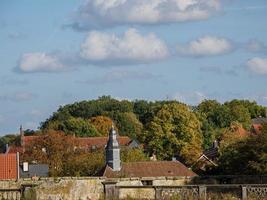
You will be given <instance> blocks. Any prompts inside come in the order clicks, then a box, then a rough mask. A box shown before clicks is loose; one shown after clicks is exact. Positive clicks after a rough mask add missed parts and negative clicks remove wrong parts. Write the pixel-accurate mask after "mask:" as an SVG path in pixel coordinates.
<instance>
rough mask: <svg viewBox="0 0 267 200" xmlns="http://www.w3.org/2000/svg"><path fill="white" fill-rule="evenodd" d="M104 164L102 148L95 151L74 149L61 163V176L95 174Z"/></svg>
mask: <svg viewBox="0 0 267 200" xmlns="http://www.w3.org/2000/svg"><path fill="white" fill-rule="evenodd" d="M104 166H105V153H104V152H103V150H99V151H95V152H90V153H89V152H85V151H76V152H75V153H74V154H71V156H69V157H68V158H67V159H66V162H64V164H63V170H62V173H61V175H62V176H97V175H98V173H99V172H100V171H101V170H102V169H103V167H104Z"/></svg>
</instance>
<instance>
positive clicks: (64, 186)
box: [33, 178, 104, 200]
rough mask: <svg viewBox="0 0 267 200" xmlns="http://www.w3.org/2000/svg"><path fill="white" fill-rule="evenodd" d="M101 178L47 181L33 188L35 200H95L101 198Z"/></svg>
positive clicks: (102, 191) (102, 192) (102, 189)
mask: <svg viewBox="0 0 267 200" xmlns="http://www.w3.org/2000/svg"><path fill="white" fill-rule="evenodd" d="M103 181H104V179H101V178H82V179H79V178H58V179H47V180H45V181H42V183H41V184H39V185H38V186H36V187H35V188H34V191H33V192H34V193H35V194H34V196H35V197H36V199H37V200H61V199H62V200H88V199H90V200H97V199H100V198H102V197H103V195H104V187H103V184H102V182H103Z"/></svg>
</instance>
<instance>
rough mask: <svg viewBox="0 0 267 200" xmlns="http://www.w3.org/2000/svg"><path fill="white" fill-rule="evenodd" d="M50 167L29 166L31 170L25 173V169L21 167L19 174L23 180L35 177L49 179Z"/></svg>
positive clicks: (43, 165)
mask: <svg viewBox="0 0 267 200" xmlns="http://www.w3.org/2000/svg"><path fill="white" fill-rule="evenodd" d="M48 172H49V167H48V165H46V164H29V170H28V171H27V172H24V171H23V167H22V166H20V169H19V173H20V177H21V178H32V177H34V176H38V177H47V176H48Z"/></svg>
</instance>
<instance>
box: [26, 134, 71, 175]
mask: <svg viewBox="0 0 267 200" xmlns="http://www.w3.org/2000/svg"><path fill="white" fill-rule="evenodd" d="M75 143H76V140H75V138H74V137H73V136H70V135H65V133H63V132H61V131H54V130H48V131H47V132H45V133H44V134H43V135H40V136H39V137H38V138H37V139H36V140H34V141H33V142H31V144H30V145H29V146H27V147H26V149H25V153H24V155H23V160H25V161H28V162H32V163H45V164H48V165H49V172H50V175H51V176H60V175H62V174H63V173H64V172H63V166H64V162H65V160H66V158H68V157H70V156H73V154H74V153H75V151H74V150H75V146H76V145H75Z"/></svg>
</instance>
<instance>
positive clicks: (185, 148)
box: [144, 103, 202, 164]
mask: <svg viewBox="0 0 267 200" xmlns="http://www.w3.org/2000/svg"><path fill="white" fill-rule="evenodd" d="M148 128H149V129H148V131H147V132H146V133H145V135H144V140H145V145H146V146H145V148H146V150H148V151H149V152H150V153H152V152H154V151H156V154H157V157H158V158H160V159H170V158H171V157H172V156H175V155H177V154H178V155H179V156H181V158H182V159H184V161H185V162H186V163H187V164H191V163H192V162H193V160H195V159H196V158H197V157H198V156H199V155H200V154H201V152H202V149H201V145H202V134H201V129H200V128H201V124H200V122H199V120H198V119H197V117H196V115H195V114H194V113H193V112H192V111H190V110H189V108H188V107H187V106H186V105H184V104H180V103H170V104H166V105H164V106H163V107H162V109H161V110H159V112H158V113H157V114H156V116H155V117H154V119H153V121H152V122H151V123H150V125H149V127H148Z"/></svg>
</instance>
